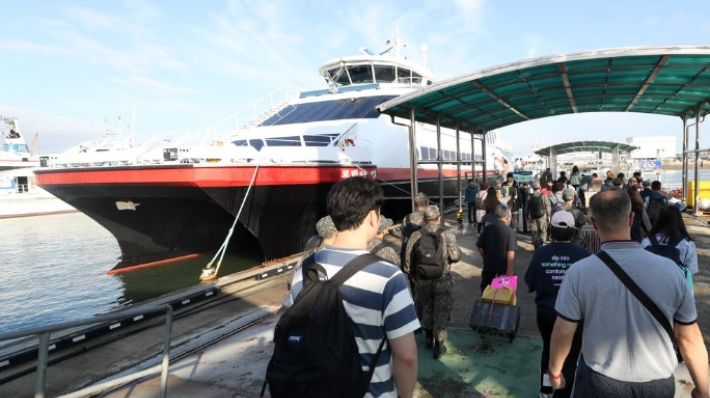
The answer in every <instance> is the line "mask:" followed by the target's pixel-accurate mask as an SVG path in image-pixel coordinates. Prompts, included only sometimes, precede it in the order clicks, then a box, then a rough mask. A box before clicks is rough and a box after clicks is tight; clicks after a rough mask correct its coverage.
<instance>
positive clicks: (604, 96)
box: [378, 46, 710, 131]
mask: <svg viewBox="0 0 710 398" xmlns="http://www.w3.org/2000/svg"><path fill="white" fill-rule="evenodd" d="M708 68H710V46H673V47H635V48H620V49H609V50H597V51H586V52H580V53H572V54H560V55H553V56H548V57H542V58H535V59H530V60H525V61H520V62H515V63H511V64H507V65H502V66H497V67H493V68H488V69H483V70H481V71H478V72H474V73H470V74H466V75H462V76H459V77H455V78H452V79H448V80H444V81H441V82H438V83H436V84H433V85H431V86H428V87H426V88H423V89H421V90H417V91H414V92H412V93H409V94H406V95H403V96H401V97H397V98H395V99H392V100H390V101H388V102H386V103H384V104H382V105H380V106H379V107H378V110H379V111H380V112H383V113H386V114H390V115H394V116H399V117H403V118H410V115H411V109H415V110H416V119H417V120H418V121H421V122H425V123H431V124H435V123H436V119H437V116H439V117H440V121H441V125H442V126H445V127H451V128H453V127H455V126H456V123H457V122H458V123H459V126H460V127H461V128H462V129H465V130H469V129H476V130H477V131H490V130H493V129H497V128H501V127H505V126H510V125H512V124H515V123H519V122H522V121H526V120H532V119H540V118H543V117H547V116H555V115H564V114H569V113H582V112H640V113H653V114H661V115H669V116H679V117H680V116H683V115H686V116H687V117H688V118H691V117H695V114H696V112H697V113H700V114H706V113H709V112H710V103H709V101H708V100H710V73H708ZM698 109H699V111H698Z"/></svg>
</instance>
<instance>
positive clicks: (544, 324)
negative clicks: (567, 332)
mask: <svg viewBox="0 0 710 398" xmlns="http://www.w3.org/2000/svg"><path fill="white" fill-rule="evenodd" d="M556 320H557V316H555V315H552V314H549V313H544V312H539V311H538V313H537V327H538V329H540V334H541V335H542V358H541V359H540V392H541V393H543V394H550V393H552V392H553V390H552V387H551V386H545V385H543V379H544V377H545V374H547V368H548V365H549V364H550V337H552V329H553V328H554V326H555V321H556ZM581 350H582V325H581V324H580V325H578V327H577V332H575V334H574V338H573V339H572V348H571V349H570V351H569V355H567V359H565V363H564V365H563V366H562V374H564V375H565V380H566V381H567V385H566V386H565V388H564V389H563V390H557V391H554V393H555V395H554V398H569V397H570V396H571V395H572V388H573V386H574V375H575V371H576V370H577V359H578V358H579V352H580V351H581ZM548 376H549V374H548ZM612 396H615V395H609V397H612ZM575 398H576V397H575Z"/></svg>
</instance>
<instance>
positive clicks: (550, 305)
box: [525, 210, 591, 397]
mask: <svg viewBox="0 0 710 398" xmlns="http://www.w3.org/2000/svg"><path fill="white" fill-rule="evenodd" d="M576 232H577V229H576V228H575V220H574V216H573V215H572V213H570V212H568V211H563V210H560V211H558V212H556V213H554V214H553V215H552V220H551V221H550V236H551V237H552V241H553V242H552V243H550V244H549V245H546V246H542V247H540V248H539V249H537V250H535V253H534V254H533V257H532V259H531V260H530V266H528V270H527V272H525V283H526V284H527V285H528V288H529V289H530V292H531V293H532V292H535V293H536V297H535V304H537V327H538V329H540V334H541V335H542V342H543V345H542V360H541V361H540V396H550V397H551V396H552V393H553V390H552V385H551V383H550V375H549V374H548V371H547V364H548V362H549V361H550V337H551V335H552V329H553V327H554V326H555V320H556V319H557V313H556V312H555V301H556V300H557V293H558V292H559V290H560V285H561V284H562V280H563V279H564V277H565V274H566V273H567V269H569V267H570V266H572V264H574V263H575V262H577V261H579V260H581V259H583V258H585V257H588V256H590V255H591V254H590V253H589V251H587V250H586V249H584V248H581V247H579V246H576V245H574V244H572V243H570V241H571V240H572V238H573V237H574V235H575V233H576ZM577 331H578V332H577V334H575V337H574V341H573V344H572V349H571V350H570V353H569V355H568V356H567V361H565V365H564V368H563V370H562V372H563V373H564V375H565V379H567V380H574V373H575V369H576V364H577V357H579V352H580V350H581V349H582V332H581V331H582V328H578V329H577ZM571 394H572V383H569V384H568V385H567V387H566V388H565V389H564V390H560V391H559V392H558V393H557V394H556V395H555V397H557V396H560V397H569V396H570V395H571Z"/></svg>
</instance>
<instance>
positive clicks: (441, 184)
mask: <svg viewBox="0 0 710 398" xmlns="http://www.w3.org/2000/svg"><path fill="white" fill-rule="evenodd" d="M436 152H437V158H438V159H437V160H438V161H439V164H438V166H439V214H441V216H440V219H439V224H440V225H441V226H442V227H443V226H444V156H442V155H443V153H444V151H442V150H441V117H439V116H437V117H436Z"/></svg>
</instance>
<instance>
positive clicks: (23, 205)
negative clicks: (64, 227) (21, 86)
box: [0, 117, 76, 218]
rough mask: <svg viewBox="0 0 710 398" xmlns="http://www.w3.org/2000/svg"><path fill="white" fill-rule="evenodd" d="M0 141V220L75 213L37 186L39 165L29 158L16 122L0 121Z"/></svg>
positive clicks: (15, 120)
mask: <svg viewBox="0 0 710 398" xmlns="http://www.w3.org/2000/svg"><path fill="white" fill-rule="evenodd" d="M0 137H1V138H0V139H2V141H3V144H2V147H1V148H0V218H11V217H25V216H35V215H46V214H57V213H66V212H73V211H76V209H74V208H73V207H71V206H70V205H68V204H67V203H65V202H63V201H61V200H59V199H57V198H56V197H55V196H53V195H51V194H50V193H48V192H47V191H45V190H44V189H42V188H40V187H38V186H37V184H36V181H35V174H34V171H35V170H38V169H39V167H40V165H41V163H42V162H41V161H40V158H39V157H38V156H34V155H33V154H31V152H30V148H29V147H28V146H27V141H26V140H25V137H24V135H23V134H22V132H21V131H20V126H19V120H18V119H17V118H2V117H0ZM48 158H49V157H47V159H48ZM45 165H46V161H45Z"/></svg>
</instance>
